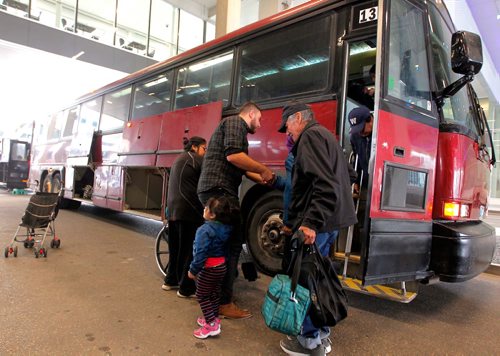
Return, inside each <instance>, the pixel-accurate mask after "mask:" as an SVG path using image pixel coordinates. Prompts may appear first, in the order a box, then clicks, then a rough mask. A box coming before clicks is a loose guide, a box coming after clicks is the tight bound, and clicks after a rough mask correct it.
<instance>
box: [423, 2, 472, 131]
mask: <svg viewBox="0 0 500 356" xmlns="http://www.w3.org/2000/svg"><path fill="white" fill-rule="evenodd" d="M429 9H430V15H431V16H430V20H431V28H432V34H431V44H432V57H433V64H434V75H435V77H436V84H437V90H438V91H442V90H443V89H444V88H446V87H447V86H448V85H450V84H451V83H453V82H454V81H456V80H457V79H459V78H460V75H459V74H456V73H455V72H453V70H452V69H451V35H452V32H451V30H450V29H449V28H448V26H447V25H446V22H445V21H444V20H443V18H442V17H441V16H440V14H439V12H438V10H437V9H436V8H435V7H434V6H429ZM442 115H443V121H444V122H445V123H449V124H460V125H462V126H465V127H467V128H469V129H471V130H472V131H473V132H474V133H476V134H478V130H477V127H476V125H475V124H474V119H473V118H474V113H473V112H472V106H471V105H469V99H468V95H467V87H463V88H462V89H460V91H459V92H458V93H456V94H455V95H453V96H452V97H449V98H446V99H444V101H443V108H442Z"/></svg>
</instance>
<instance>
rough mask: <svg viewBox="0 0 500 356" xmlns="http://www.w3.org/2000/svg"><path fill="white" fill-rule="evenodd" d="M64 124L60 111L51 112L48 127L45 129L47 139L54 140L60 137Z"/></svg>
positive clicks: (62, 114)
mask: <svg viewBox="0 0 500 356" xmlns="http://www.w3.org/2000/svg"><path fill="white" fill-rule="evenodd" d="M63 126H64V113H63V112H62V111H60V112H58V113H56V114H53V115H52V116H51V118H50V122H49V127H48V129H47V140H56V139H59V138H60V137H61V133H62V129H63Z"/></svg>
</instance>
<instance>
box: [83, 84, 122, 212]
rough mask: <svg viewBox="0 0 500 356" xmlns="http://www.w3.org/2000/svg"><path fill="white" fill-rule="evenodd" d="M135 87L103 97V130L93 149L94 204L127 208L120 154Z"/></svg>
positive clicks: (100, 128) (116, 208)
mask: <svg viewBox="0 0 500 356" xmlns="http://www.w3.org/2000/svg"><path fill="white" fill-rule="evenodd" d="M131 91H132V88H131V86H127V87H125V88H123V89H119V90H116V91H114V92H111V93H108V94H106V95H105V96H104V98H103V104H102V113H101V117H100V122H99V131H98V135H97V137H96V140H95V142H96V144H100V147H95V149H94V150H93V151H94V152H95V153H96V155H97V154H98V153H100V156H101V157H98V158H96V160H97V159H99V160H100V161H101V162H96V168H95V171H94V175H95V177H94V189H93V193H92V202H93V203H94V204H95V205H98V206H102V207H106V208H109V209H113V210H118V211H123V209H124V207H125V202H124V201H125V200H124V194H125V181H126V180H125V177H126V169H125V167H123V166H121V165H120V163H119V158H120V157H119V156H118V155H119V153H120V152H121V148H122V147H123V144H122V142H123V129H124V127H125V125H126V122H127V121H128V117H129V111H130V98H131Z"/></svg>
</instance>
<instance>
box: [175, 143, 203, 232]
mask: <svg viewBox="0 0 500 356" xmlns="http://www.w3.org/2000/svg"><path fill="white" fill-rule="evenodd" d="M202 162H203V157H201V156H198V155H197V154H195V153H193V152H183V153H181V154H180V156H179V157H177V158H176V160H175V161H174V164H173V165H172V169H171V170H170V176H169V179H168V194H167V207H168V216H167V218H168V219H169V220H172V221H173V220H183V221H192V222H198V223H202V222H203V206H202V205H201V202H200V200H199V199H198V195H197V194H196V188H197V186H198V180H199V179H200V173H201V164H202Z"/></svg>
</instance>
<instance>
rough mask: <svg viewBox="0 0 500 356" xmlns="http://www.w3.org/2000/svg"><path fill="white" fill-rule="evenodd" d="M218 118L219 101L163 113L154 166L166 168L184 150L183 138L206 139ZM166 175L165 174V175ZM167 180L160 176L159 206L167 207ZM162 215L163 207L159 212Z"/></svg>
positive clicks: (220, 115)
mask: <svg viewBox="0 0 500 356" xmlns="http://www.w3.org/2000/svg"><path fill="white" fill-rule="evenodd" d="M221 117H222V101H217V102H213V103H210V104H204V105H199V106H193V107H190V108H185V109H180V110H176V111H171V112H167V113H164V114H163V116H162V119H161V134H160V142H159V144H158V152H157V153H158V155H157V157H156V166H157V167H160V168H170V167H171V166H172V164H173V163H174V160H175V159H176V158H177V156H178V155H179V154H180V153H182V152H183V151H184V144H183V137H187V138H189V137H192V136H200V137H203V138H204V139H206V140H207V142H208V141H209V140H210V137H212V134H213V133H214V131H215V129H216V128H217V125H218V124H219V122H220V120H221ZM166 176H168V175H167V174H165V177H166ZM167 187H168V180H167V179H164V184H163V194H162V207H166V206H167V199H166V197H167ZM161 214H162V218H164V217H165V216H164V214H165V209H162V211H161Z"/></svg>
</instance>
